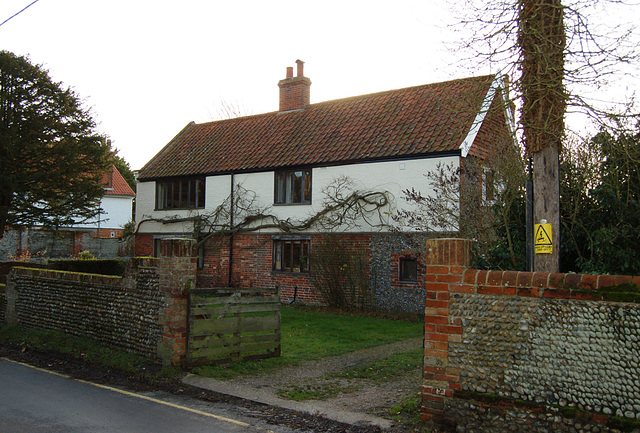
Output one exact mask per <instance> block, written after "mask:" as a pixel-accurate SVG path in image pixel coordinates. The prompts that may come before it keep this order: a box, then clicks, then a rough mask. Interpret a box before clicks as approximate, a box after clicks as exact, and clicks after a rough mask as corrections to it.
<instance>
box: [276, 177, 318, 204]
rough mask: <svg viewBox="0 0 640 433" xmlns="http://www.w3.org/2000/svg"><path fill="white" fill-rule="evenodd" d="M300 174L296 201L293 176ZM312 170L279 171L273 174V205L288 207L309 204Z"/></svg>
mask: <svg viewBox="0 0 640 433" xmlns="http://www.w3.org/2000/svg"><path fill="white" fill-rule="evenodd" d="M296 173H300V176H301V181H300V191H299V195H300V198H299V199H296V197H295V195H296V189H297V188H296V185H295V183H294V182H295V178H294V176H295V175H296ZM311 187H312V170H311V169H310V168H308V169H295V170H279V171H276V172H274V174H273V204H274V205H277V206H290V205H300V204H311Z"/></svg>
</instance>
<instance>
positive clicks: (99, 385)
mask: <svg viewBox="0 0 640 433" xmlns="http://www.w3.org/2000/svg"><path fill="white" fill-rule="evenodd" d="M0 359H3V360H5V361H8V362H12V363H14V364H18V365H22V366H24V367H29V368H32V369H34V370H37V371H41V372H43V373H49V374H53V375H54V376H59V377H63V378H66V379H71V380H75V381H76V382H80V383H85V384H87V385H91V386H95V387H96V388H102V389H105V390H108V391H113V392H117V393H118V394H123V395H126V396H129V397H134V398H139V399H142V400H147V401H151V402H153V403H158V404H162V405H164V406H168V407H173V408H175V409H180V410H184V411H187V412H191V413H195V414H197V415H202V416H206V417H209V418H214V419H217V420H218V421H224V422H228V423H230V424H235V425H237V426H240V427H251V428H254V429H256V430H260V431H264V432H266V433H274V432H273V431H272V430H267V429H263V428H260V427H256V426H254V425H251V424H248V423H246V422H243V421H238V420H236V419H233V418H227V417H224V416H220V415H214V414H212V413H209V412H204V411H201V410H198V409H192V408H190V407H186V406H181V405H179V404H175V403H170V402H168V401H164V400H159V399H157V398H153V397H148V396H146V395H140V394H136V393H134V392H130V391H125V390H123V389H118V388H114V387H112V386H108V385H101V384H99V383H93V382H88V381H86V380H82V379H75V378H73V377H71V376H69V375H67V374H62V373H58V372H55V371H51V370H45V369H44V368H40V367H34V366H33V365H29V364H25V363H23V362H19V361H14V360H12V359H8V358H0Z"/></svg>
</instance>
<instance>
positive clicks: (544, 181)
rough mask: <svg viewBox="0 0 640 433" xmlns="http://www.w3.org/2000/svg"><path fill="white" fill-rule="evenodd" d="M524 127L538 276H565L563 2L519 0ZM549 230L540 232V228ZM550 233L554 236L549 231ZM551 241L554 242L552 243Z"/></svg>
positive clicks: (535, 264) (519, 41) (564, 34)
mask: <svg viewBox="0 0 640 433" xmlns="http://www.w3.org/2000/svg"><path fill="white" fill-rule="evenodd" d="M518 6H519V10H518V47H519V50H520V60H519V64H520V68H521V70H522V78H521V90H522V97H523V105H522V126H523V134H524V144H525V148H526V151H527V154H528V155H529V156H530V157H531V158H532V160H533V190H534V203H533V207H534V210H533V223H534V224H535V229H534V244H535V245H536V246H537V245H538V244H539V243H543V244H546V243H550V246H551V248H549V247H548V246H546V248H540V249H538V248H536V252H535V254H534V261H533V264H534V270H535V271H545V272H559V270H560V186H559V185H560V184H559V153H560V149H561V147H562V139H563V136H564V128H565V125H564V116H565V112H566V106H567V93H566V91H565V87H564V76H565V49H566V32H565V26H564V6H563V5H562V4H561V0H519V5H518ZM545 223H546V224H549V225H550V226H549V225H544V226H539V225H538V224H545ZM549 229H550V230H549ZM549 241H550V242H549Z"/></svg>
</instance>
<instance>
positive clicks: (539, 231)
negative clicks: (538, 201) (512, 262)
mask: <svg viewBox="0 0 640 433" xmlns="http://www.w3.org/2000/svg"><path fill="white" fill-rule="evenodd" d="M547 225H548V226H551V224H537V227H536V236H535V242H534V243H535V244H536V245H552V244H553V242H551V236H550V235H549V233H548V232H547V230H546V229H545V226H547Z"/></svg>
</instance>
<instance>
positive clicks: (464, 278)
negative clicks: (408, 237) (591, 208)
mask: <svg viewBox="0 0 640 433" xmlns="http://www.w3.org/2000/svg"><path fill="white" fill-rule="evenodd" d="M426 246H427V269H426V271H427V275H426V282H425V288H426V307H425V347H424V376H423V386H422V398H423V405H422V418H423V419H425V420H428V419H431V418H435V419H438V418H439V416H441V415H442V414H443V409H444V407H445V400H446V399H447V398H450V397H453V395H454V394H455V392H456V391H457V390H460V371H458V370H457V369H454V368H449V362H448V358H449V344H450V343H454V342H455V343H460V341H461V334H462V331H463V328H462V321H461V319H460V317H449V311H450V310H449V306H450V299H451V298H452V297H453V296H456V295H457V294H478V295H506V296H518V297H534V298H556V299H579V300H590V299H600V298H598V297H595V296H593V295H591V294H590V292H591V291H593V290H596V289H598V288H601V287H608V286H612V285H619V284H623V283H631V282H633V283H635V284H637V285H640V276H635V277H632V276H621V275H581V274H560V273H547V272H516V271H485V270H476V269H468V266H469V264H470V258H471V241H468V240H462V239H430V240H428V241H427V244H426Z"/></svg>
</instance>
